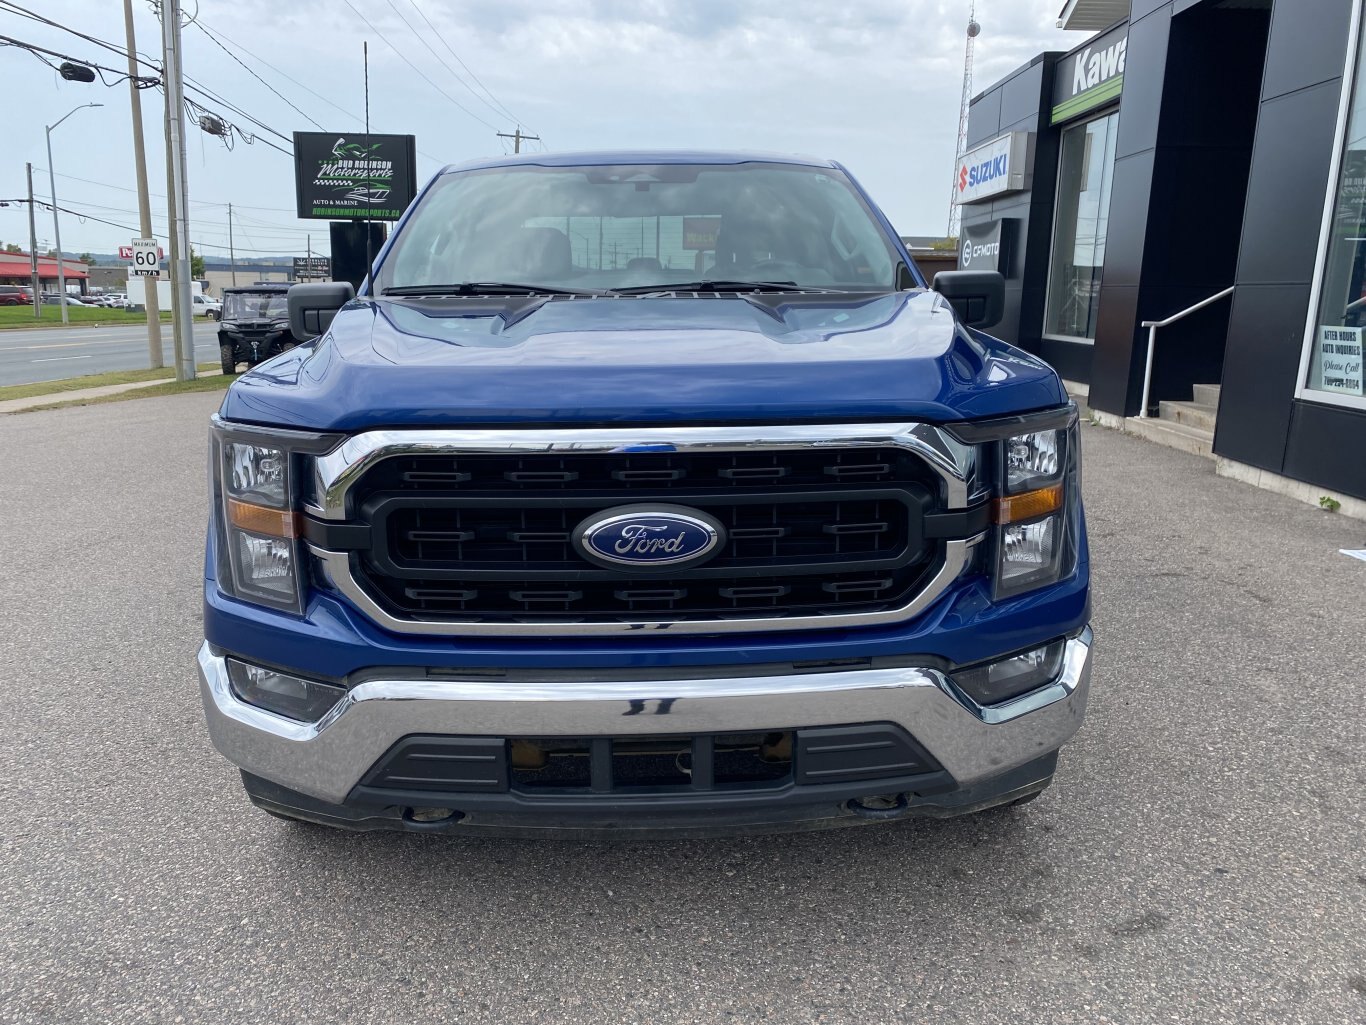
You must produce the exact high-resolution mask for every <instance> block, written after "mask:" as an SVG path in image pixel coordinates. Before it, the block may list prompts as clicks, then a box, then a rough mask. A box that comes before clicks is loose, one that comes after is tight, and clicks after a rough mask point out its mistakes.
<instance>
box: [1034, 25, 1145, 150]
mask: <svg viewBox="0 0 1366 1025" xmlns="http://www.w3.org/2000/svg"><path fill="white" fill-rule="evenodd" d="M1128 54H1129V26H1128V25H1127V24H1126V25H1119V26H1118V27H1116V28H1112V29H1111V30H1110V31H1109V32H1106V33H1105V34H1104V35H1100V36H1097V37H1096V38H1095V39H1093V40H1091V41H1090V42H1089V43H1087V44H1086V45H1085V46H1083V47H1082V48H1081V49H1080V50H1078V51H1077V52H1076V53H1071V54H1068V55H1067V56H1066V57H1064V58H1063V59H1062V60H1060V61H1058V66H1057V70H1056V71H1054V72H1053V113H1052V116H1051V118H1050V119H1049V123H1050V124H1055V125H1056V124H1057V123H1058V122H1060V121H1067V120H1069V119H1071V118H1074V117H1076V116H1077V115H1079V114H1085V113H1086V112H1087V111H1088V110H1094V109H1095V108H1096V107H1099V106H1100V105H1101V104H1103V103H1109V102H1110V101H1111V100H1117V99H1119V94H1120V92H1121V91H1122V90H1123V88H1124V61H1125V58H1126V57H1128Z"/></svg>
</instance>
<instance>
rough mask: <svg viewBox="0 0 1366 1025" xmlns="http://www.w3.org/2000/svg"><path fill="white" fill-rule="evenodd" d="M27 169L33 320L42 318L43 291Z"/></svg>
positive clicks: (29, 262)
mask: <svg viewBox="0 0 1366 1025" xmlns="http://www.w3.org/2000/svg"><path fill="white" fill-rule="evenodd" d="M24 167H25V168H27V169H28V272H29V275H30V277H32V278H33V319H34V320H41V319H42V317H43V289H42V283H41V282H40V281H39V280H38V222H37V221H36V220H34V217H33V165H32V164H25V165H24Z"/></svg>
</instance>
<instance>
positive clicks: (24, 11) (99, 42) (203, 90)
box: [0, 0, 317, 156]
mask: <svg viewBox="0 0 1366 1025" xmlns="http://www.w3.org/2000/svg"><path fill="white" fill-rule="evenodd" d="M0 11H6V12H8V13H12V14H18V15H21V16H22V17H25V18H29V19H30V20H32V21H36V22H40V23H41V24H44V25H48V26H51V27H52V28H56V29H60V30H61V31H63V32H69V33H71V34H72V35H74V36H78V37H80V38H81V39H84V40H86V41H87V42H90V43H93V44H94V45H96V46H100V47H103V48H104V49H106V50H108V51H109V52H110V53H116V54H118V55H119V56H120V57H123V58H124V59H125V60H127V59H128V51H127V50H126V49H124V48H122V47H119V46H116V45H114V44H113V43H110V42H108V41H107V40H103V39H100V38H98V37H96V36H92V35H88V34H86V33H84V32H80V31H78V30H77V29H74V28H71V27H70V26H69V25H63V24H62V23H61V22H57V21H53V20H52V19H51V18H45V17H43V16H42V15H40V14H37V13H35V12H33V11H30V10H29V9H28V8H26V7H21V6H20V5H19V4H16V3H14V2H13V0H0ZM192 22H193V19H192ZM25 45H27V44H25ZM47 52H51V51H47ZM229 56H231V54H229ZM64 59H66V60H75V59H76V58H69V57H66V58H64ZM133 59H134V60H136V61H137V62H138V63H139V64H142V65H144V66H145V67H148V68H151V69H152V70H154V71H156V72H157V81H155V82H151V83H149V84H151V85H158V84H161V78H162V74H163V73H162V68H161V67H160V65H158V64H155V63H153V62H152V61H150V60H148V59H147V58H145V57H144V56H143V55H141V54H134V56H133ZM239 63H240V61H239ZM244 66H245V65H244ZM111 70H112V69H111ZM247 70H248V71H250V70H251V69H250V68H248V69H247ZM128 77H129V76H128V74H127V72H123V73H122V78H120V79H119V80H118V81H124V80H125V79H127V78H128ZM185 80H186V83H187V84H186V88H187V89H190V90H192V91H194V92H197V93H199V94H200V95H201V96H205V97H207V98H208V99H210V100H212V101H213V102H215V103H218V104H221V105H222V106H224V107H226V108H227V109H228V110H231V111H232V112H233V113H235V114H236V115H238V116H239V117H241V118H244V119H245V120H247V121H250V122H251V123H252V124H254V125H256V126H257V127H258V128H260V129H262V130H263V131H266V132H269V133H270V134H271V135H274V136H276V137H278V138H280V139H282V140H283V141H285V142H287V143H291V146H292V143H293V141H294V140H293V138H292V137H291V136H288V135H285V134H284V133H283V132H281V131H278V130H276V129H274V128H272V127H271V126H270V125H268V124H266V123H265V122H264V121H261V120H259V119H257V118H255V117H253V116H252V115H251V114H248V113H247V112H246V111H245V110H243V109H242V108H241V107H239V106H237V105H236V104H234V103H233V102H232V101H230V100H228V99H226V98H224V97H223V96H220V95H219V94H218V93H216V92H214V91H213V90H212V89H210V88H209V87H208V86H206V85H204V84H203V83H202V82H199V81H197V80H195V79H193V78H191V77H190V76H188V75H186V76H185ZM106 84H108V83H106ZM186 102H187V104H190V103H193V102H194V101H191V100H188V99H187V101H186ZM286 102H288V101H286ZM196 106H197V107H198V110H195V109H191V108H189V107H188V106H187V109H189V110H190V114H191V116H192V118H193V119H195V120H196V121H199V120H200V119H201V117H202V116H203V115H204V114H210V115H212V116H213V117H214V118H215V119H216V120H217V121H219V122H220V123H221V125H222V126H223V127H224V128H226V129H229V130H230V131H232V132H236V133H237V134H238V135H239V136H241V138H242V140H243V141H244V142H246V143H247V144H248V145H251V144H253V143H255V142H262V143H265V144H266V145H267V146H270V147H271V148H272V149H277V150H279V151H280V152H281V153H284V154H286V155H288V156H293V155H294V151H293V149H292V148H291V149H282V148H281V147H279V146H276V145H274V144H273V143H271V142H270V141H269V140H266V139H262V138H260V137H259V136H258V135H256V134H255V133H254V132H248V131H246V130H245V129H243V128H242V127H241V126H240V125H236V124H233V123H232V121H231V119H230V118H227V117H224V116H222V115H220V114H218V113H217V112H216V111H212V110H209V109H208V108H207V107H204V106H203V105H202V104H196ZM301 113H302V112H301ZM305 116H306V115H305ZM310 120H311V119H310ZM313 123H314V124H316V123H317V122H313ZM200 127H201V128H202V127H204V126H203V124H202V123H201V124H200ZM220 137H221V138H223V139H224V144H225V145H227V147H228V148H229V149H231V148H232V143H231V139H230V137H228V136H220Z"/></svg>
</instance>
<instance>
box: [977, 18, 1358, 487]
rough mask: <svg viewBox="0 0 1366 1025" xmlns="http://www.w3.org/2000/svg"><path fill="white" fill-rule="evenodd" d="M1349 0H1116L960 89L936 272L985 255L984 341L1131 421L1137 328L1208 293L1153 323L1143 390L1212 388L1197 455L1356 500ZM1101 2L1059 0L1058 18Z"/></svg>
mask: <svg viewBox="0 0 1366 1025" xmlns="http://www.w3.org/2000/svg"><path fill="white" fill-rule="evenodd" d="M1362 6H1363V0H1131V4H1130V10H1129V16H1128V18H1127V19H1124V20H1121V21H1118V22H1116V23H1114V24H1111V25H1109V26H1108V27H1105V28H1103V29H1101V31H1099V32H1097V33H1096V34H1095V35H1093V36H1091V37H1089V38H1088V39H1087V40H1086V41H1085V42H1083V43H1081V44H1080V45H1079V46H1077V47H1076V48H1075V49H1073V50H1071V51H1068V52H1066V53H1062V52H1050V53H1043V54H1040V55H1039V56H1037V57H1036V58H1034V60H1032V61H1031V62H1030V63H1029V64H1027V65H1025V66H1024V67H1022V68H1020V69H1018V70H1017V71H1015V72H1013V73H1012V74H1010V75H1008V76H1007V77H1006V78H1004V79H1002V80H1001V81H1000V82H997V83H996V84H994V85H992V86H991V87H990V88H988V89H987V90H986V91H985V92H983V93H981V94H980V95H978V96H977V97H976V99H974V100H973V102H972V108H971V113H970V118H969V127H968V132H969V137H968V153H967V154H966V156H965V158H964V160H963V167H962V168H961V169H960V176H959V184H960V189H959V201H960V204H961V205H962V215H963V216H962V222H963V248H962V249H961V250H960V266H962V265H969V266H985V265H989V261H991V260H993V259H994V260H996V261H998V265H999V267H1000V269H1001V270H1002V271H1003V272H1004V273H1005V275H1006V284H1007V313H1006V318H1005V320H1004V321H1003V323H1002V324H1001V325H1000V326H999V328H998V329H997V332H998V333H999V334H1000V335H1001V336H1002V337H1003V338H1005V339H1006V340H1008V341H1011V342H1014V343H1016V344H1018V345H1020V346H1021V347H1023V348H1025V349H1028V350H1030V351H1032V352H1036V353H1038V354H1040V355H1042V356H1043V357H1044V358H1046V359H1048V360H1049V361H1050V362H1052V363H1053V364H1054V365H1055V366H1056V367H1057V368H1058V369H1059V371H1060V372H1061V373H1062V375H1063V377H1065V378H1067V379H1069V380H1071V381H1076V382H1082V383H1085V384H1087V385H1088V386H1089V389H1090V395H1089V404H1090V406H1091V408H1092V409H1094V410H1096V411H1098V412H1100V413H1101V414H1110V415H1112V416H1115V417H1135V416H1137V415H1138V414H1139V413H1140V407H1141V406H1142V405H1143V396H1144V384H1145V377H1146V376H1147V375H1146V367H1147V352H1148V344H1149V331H1148V329H1147V328H1146V327H1144V326H1143V323H1144V322H1145V321H1160V320H1163V319H1165V318H1169V317H1171V316H1172V315H1174V314H1177V313H1180V312H1181V311H1183V310H1185V309H1187V308H1189V307H1191V306H1193V305H1195V304H1197V303H1199V302H1201V301H1202V300H1205V299H1208V298H1210V297H1211V296H1216V295H1220V294H1221V293H1224V292H1225V291H1228V294H1227V295H1224V296H1222V297H1221V298H1219V299H1217V300H1215V301H1214V302H1212V303H1210V304H1209V305H1207V306H1205V307H1203V308H1202V309H1200V310H1199V311H1198V312H1195V313H1192V314H1190V315H1189V316H1187V317H1185V318H1183V319H1181V320H1178V321H1176V322H1175V323H1173V324H1171V325H1169V326H1166V327H1162V328H1161V329H1159V330H1158V332H1157V335H1156V344H1155V345H1154V346H1153V361H1152V372H1151V379H1150V384H1149V407H1150V408H1151V409H1153V410H1156V409H1157V408H1158V406H1159V403H1160V402H1162V401H1163V400H1191V399H1192V396H1193V395H1196V394H1197V386H1201V385H1220V386H1221V387H1220V388H1219V390H1218V391H1217V392H1216V391H1213V390H1212V389H1208V388H1206V389H1201V390H1200V394H1204V395H1217V420H1216V421H1215V427H1214V437H1213V452H1214V454H1215V455H1216V456H1221V457H1223V458H1224V459H1225V460H1229V461H1232V463H1234V464H1241V465H1242V466H1244V467H1249V468H1255V469H1257V470H1261V471H1269V472H1270V473H1272V474H1275V475H1278V476H1279V477H1284V478H1289V479H1291V480H1293V481H1301V482H1306V483H1308V484H1313V485H1315V486H1318V487H1323V488H1326V489H1330V490H1333V491H1336V492H1340V493H1342V494H1344V495H1348V496H1353V497H1357V498H1366V386H1364V384H1366V382H1364V381H1363V368H1362V362H1363V361H1362V349H1363V343H1362V339H1363V334H1364V333H1366V56H1364V55H1363V53H1362V49H1363V42H1364V41H1366V40H1363V31H1362V20H1363V18H1362ZM1117 8H1118V13H1119V14H1120V15H1121V17H1122V14H1123V6H1122V5H1117V4H1116V3H1115V0H1069V2H1068V3H1067V6H1066V7H1065V8H1064V10H1063V12H1062V22H1060V23H1066V24H1067V27H1075V26H1076V25H1081V26H1084V27H1088V28H1096V27H1098V25H1097V23H1098V22H1100V23H1102V24H1103V23H1104V19H1108V18H1109V17H1113V16H1114V14H1115V13H1116V9H1117ZM1088 19H1089V21H1088ZM1003 154H1004V156H1003ZM982 240H986V242H985V243H984V242H983V241H982ZM993 242H995V244H993ZM982 261H988V262H987V263H984V262H982ZM1230 290H1231V291H1230ZM1197 397H1198V395H1197Z"/></svg>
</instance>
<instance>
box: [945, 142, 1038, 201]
mask: <svg viewBox="0 0 1366 1025" xmlns="http://www.w3.org/2000/svg"><path fill="white" fill-rule="evenodd" d="M1028 157H1029V133H1028V132H1007V133H1006V134H1005V135H1002V136H1000V137H999V138H996V139H992V140H991V142H988V143H983V144H982V145H981V146H978V147H977V148H976V149H973V150H968V152H966V153H964V154H963V156H962V158H961V159H960V160H959V161H958V177H957V179H956V180H955V181H954V183H953V184H954V189H953V196H954V202H956V203H960V204H962V203H976V202H977V201H978V200H981V199H990V198H991V197H992V196H999V195H1001V193H1003V192H1019V191H1020V190H1021V189H1023V188H1024V187H1025V167H1026V164H1027V161H1028Z"/></svg>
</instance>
